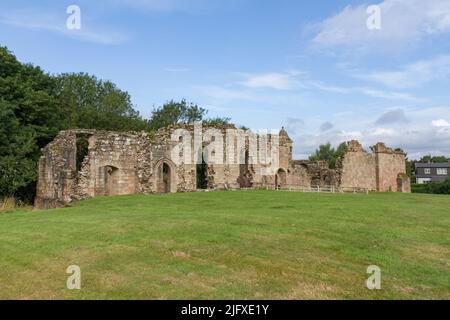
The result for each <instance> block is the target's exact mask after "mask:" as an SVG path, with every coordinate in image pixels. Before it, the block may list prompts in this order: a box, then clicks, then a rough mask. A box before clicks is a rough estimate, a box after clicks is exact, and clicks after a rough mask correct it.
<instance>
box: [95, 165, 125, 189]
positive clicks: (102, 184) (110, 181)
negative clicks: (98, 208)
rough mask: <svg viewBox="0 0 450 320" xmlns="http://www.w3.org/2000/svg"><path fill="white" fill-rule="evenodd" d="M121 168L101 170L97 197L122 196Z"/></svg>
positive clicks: (105, 167)
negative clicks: (120, 183) (120, 185)
mask: <svg viewBox="0 0 450 320" xmlns="http://www.w3.org/2000/svg"><path fill="white" fill-rule="evenodd" d="M119 173H120V170H119V168H116V167H113V166H104V167H101V168H99V173H98V175H99V176H98V178H97V183H96V184H97V187H96V195H103V196H116V195H120V187H119Z"/></svg>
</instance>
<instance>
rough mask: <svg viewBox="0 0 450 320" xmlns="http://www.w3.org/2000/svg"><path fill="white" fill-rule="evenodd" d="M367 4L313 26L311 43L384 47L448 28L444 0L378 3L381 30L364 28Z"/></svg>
mask: <svg viewBox="0 0 450 320" xmlns="http://www.w3.org/2000/svg"><path fill="white" fill-rule="evenodd" d="M367 6H368V5H359V6H347V7H346V8H344V9H343V10H342V11H341V12H339V13H338V14H336V15H334V16H332V17H330V18H328V19H326V20H324V21H322V22H321V23H319V24H318V25H316V28H317V29H318V33H317V35H316V36H315V38H314V40H313V43H314V44H316V45H319V46H325V47H328V46H335V45H344V46H352V48H353V49H356V48H358V49H361V48H367V47H369V48H372V49H373V48H374V47H378V48H379V49H382V50H385V49H390V48H392V47H396V46H402V45H406V44H409V43H411V42H415V41H417V40H420V39H422V38H424V37H425V36H429V35H437V34H441V33H446V32H449V31H450V1H448V0H426V1H424V0H384V1H382V2H381V3H379V6H380V8H381V30H369V29H368V28H367V24H366V22H367V18H368V17H369V15H368V14H367V12H366V10H367ZM355 47H356V48H355Z"/></svg>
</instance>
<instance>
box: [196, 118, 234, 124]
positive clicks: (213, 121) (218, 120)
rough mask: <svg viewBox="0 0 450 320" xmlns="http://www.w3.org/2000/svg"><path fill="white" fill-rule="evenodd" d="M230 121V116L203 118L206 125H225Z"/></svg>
mask: <svg viewBox="0 0 450 320" xmlns="http://www.w3.org/2000/svg"><path fill="white" fill-rule="evenodd" d="M230 123H231V118H228V117H216V118H210V119H205V120H203V124H204V125H208V126H225V125H228V124H230Z"/></svg>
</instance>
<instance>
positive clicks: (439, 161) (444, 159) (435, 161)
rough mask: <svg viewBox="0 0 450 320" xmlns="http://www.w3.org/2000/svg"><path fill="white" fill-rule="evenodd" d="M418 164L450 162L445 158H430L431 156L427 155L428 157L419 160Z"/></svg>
mask: <svg viewBox="0 0 450 320" xmlns="http://www.w3.org/2000/svg"><path fill="white" fill-rule="evenodd" d="M419 162H422V163H429V162H431V163H443V162H450V158H447V157H445V156H432V155H428V156H424V157H422V159H420V160H419Z"/></svg>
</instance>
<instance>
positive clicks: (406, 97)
mask: <svg viewBox="0 0 450 320" xmlns="http://www.w3.org/2000/svg"><path fill="white" fill-rule="evenodd" d="M309 86H311V87H312V88H316V89H320V90H323V91H327V92H331V93H339V94H355V93H356V94H362V95H366V96H369V97H372V98H381V99H387V100H403V101H410V102H419V101H423V99H420V98H417V97H415V96H413V95H411V94H409V93H405V92H395V91H394V92H393V91H385V90H379V89H373V88H367V87H340V86H333V85H328V84H324V83H322V82H317V81H311V82H309Z"/></svg>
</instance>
